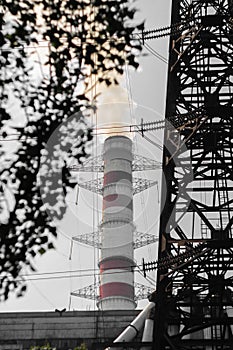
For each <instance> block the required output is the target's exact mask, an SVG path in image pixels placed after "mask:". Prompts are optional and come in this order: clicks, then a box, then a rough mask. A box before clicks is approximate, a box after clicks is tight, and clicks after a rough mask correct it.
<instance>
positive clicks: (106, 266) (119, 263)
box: [99, 258, 134, 273]
mask: <svg viewBox="0 0 233 350" xmlns="http://www.w3.org/2000/svg"><path fill="white" fill-rule="evenodd" d="M99 265H100V273H103V272H104V271H106V270H112V269H123V270H129V271H131V269H133V265H134V263H133V261H129V260H125V259H114V258H113V259H111V260H104V261H101V262H100V264H99Z"/></svg>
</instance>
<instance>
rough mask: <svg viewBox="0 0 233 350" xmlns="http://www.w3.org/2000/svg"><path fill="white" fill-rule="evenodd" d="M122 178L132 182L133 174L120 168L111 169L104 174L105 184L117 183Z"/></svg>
mask: <svg viewBox="0 0 233 350" xmlns="http://www.w3.org/2000/svg"><path fill="white" fill-rule="evenodd" d="M121 180H128V181H130V182H132V174H130V173H127V172H126V171H120V170H115V171H109V172H108V173H106V174H104V186H106V185H109V184H113V183H117V182H119V181H121Z"/></svg>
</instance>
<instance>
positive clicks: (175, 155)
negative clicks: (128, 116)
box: [153, 0, 233, 350]
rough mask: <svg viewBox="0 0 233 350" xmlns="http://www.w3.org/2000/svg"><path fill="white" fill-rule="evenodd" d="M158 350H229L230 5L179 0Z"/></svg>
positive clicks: (232, 199)
mask: <svg viewBox="0 0 233 350" xmlns="http://www.w3.org/2000/svg"><path fill="white" fill-rule="evenodd" d="M171 24H172V26H171V39H170V58H169V73H168V87H167V102H166V121H167V124H166V128H165V146H164V155H163V157H164V158H163V171H164V181H163V204H164V206H163V210H162V213H161V219H160V243H159V254H158V275H157V288H156V293H155V295H154V299H155V301H156V310H155V328H154V342H153V344H154V349H156V350H162V349H163V350H165V349H166V350H168V349H173V350H177V349H182V350H185V349H195V350H196V349H198V350H219V349H224V350H226V349H229V350H230V349H233V335H232V334H233V274H232V269H233V239H232V225H233V215H232V214H233V171H232V164H233V106H232V104H233V75H232V73H233V62H232V61H233V49H232V48H233V46H232V43H233V1H232V0H212V1H210V0H208V1H207V0H197V1H194V0H173V1H172V23H171Z"/></svg>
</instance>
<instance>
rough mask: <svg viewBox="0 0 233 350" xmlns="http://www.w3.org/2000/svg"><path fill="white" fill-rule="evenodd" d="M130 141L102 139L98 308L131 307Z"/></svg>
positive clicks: (132, 264)
mask: <svg viewBox="0 0 233 350" xmlns="http://www.w3.org/2000/svg"><path fill="white" fill-rule="evenodd" d="M132 160H133V155H132V141H131V140H130V139H129V138H128V137H125V136H111V137H109V138H108V139H106V141H105V143H104V184H103V220H102V236H101V241H102V248H101V259H100V262H99V267H100V276H101V281H100V299H99V302H98V307H99V309H101V310H120V309H124V310H126V309H134V308H135V307H136V303H135V301H134V272H133V266H134V265H135V263H134V260H133V232H134V225H133V186H132Z"/></svg>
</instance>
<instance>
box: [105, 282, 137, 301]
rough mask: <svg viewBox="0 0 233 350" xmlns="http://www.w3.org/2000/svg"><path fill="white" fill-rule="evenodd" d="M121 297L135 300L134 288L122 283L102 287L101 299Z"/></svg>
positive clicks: (107, 284)
mask: <svg viewBox="0 0 233 350" xmlns="http://www.w3.org/2000/svg"><path fill="white" fill-rule="evenodd" d="M112 296H120V297H122V296H123V297H127V298H130V299H133V298H134V288H133V286H131V285H130V284H127V283H121V282H112V283H106V284H103V285H101V286H100V299H102V298H107V297H112Z"/></svg>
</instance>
